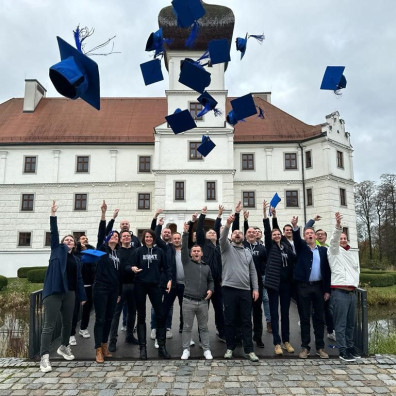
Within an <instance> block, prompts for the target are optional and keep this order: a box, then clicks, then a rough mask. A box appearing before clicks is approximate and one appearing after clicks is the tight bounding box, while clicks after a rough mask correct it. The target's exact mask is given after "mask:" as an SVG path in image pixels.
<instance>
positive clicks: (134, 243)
mask: <svg viewBox="0 0 396 396" xmlns="http://www.w3.org/2000/svg"><path fill="white" fill-rule="evenodd" d="M113 226H114V219H111V220H110V221H109V223H108V224H107V227H106V233H105V237H106V236H107V235H108V234H109V232H110V231H111V230H113V228H114V227H113ZM129 233H130V234H131V247H132V248H138V247H140V246H142V244H141V243H140V241H139V238H138V237H136V236H135V235H134V234H133V232H132V231H129ZM102 242H103V241H102Z"/></svg>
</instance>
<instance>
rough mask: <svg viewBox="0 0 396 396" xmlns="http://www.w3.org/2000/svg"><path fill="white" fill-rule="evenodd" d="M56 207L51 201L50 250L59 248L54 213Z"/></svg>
mask: <svg viewBox="0 0 396 396" xmlns="http://www.w3.org/2000/svg"><path fill="white" fill-rule="evenodd" d="M57 210H58V206H57V205H56V203H55V201H52V205H51V217H50V230H51V249H56V248H57V247H58V246H59V231H58V222H57V217H56V211H57Z"/></svg>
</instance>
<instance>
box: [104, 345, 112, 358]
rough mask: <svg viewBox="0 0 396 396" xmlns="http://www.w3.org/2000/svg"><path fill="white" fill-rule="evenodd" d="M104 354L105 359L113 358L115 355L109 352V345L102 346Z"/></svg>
mask: <svg viewBox="0 0 396 396" xmlns="http://www.w3.org/2000/svg"><path fill="white" fill-rule="evenodd" d="M102 353H103V356H104V357H113V355H112V354H111V353H110V352H109V349H108V348H107V343H105V344H102Z"/></svg>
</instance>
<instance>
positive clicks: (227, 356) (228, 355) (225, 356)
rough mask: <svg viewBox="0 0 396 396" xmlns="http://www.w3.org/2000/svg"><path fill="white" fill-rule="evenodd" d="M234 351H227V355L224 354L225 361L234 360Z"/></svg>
mask: <svg viewBox="0 0 396 396" xmlns="http://www.w3.org/2000/svg"><path fill="white" fill-rule="evenodd" d="M233 352H234V351H233V350H232V349H227V350H226V353H225V354H224V359H231V358H232V353H233Z"/></svg>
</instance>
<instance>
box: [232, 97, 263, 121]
mask: <svg viewBox="0 0 396 396" xmlns="http://www.w3.org/2000/svg"><path fill="white" fill-rule="evenodd" d="M231 106H232V110H233V111H234V113H233V117H234V119H235V120H236V121H239V120H242V119H244V118H247V117H250V116H252V115H254V114H257V108H256V105H255V103H254V100H253V96H252V94H247V95H244V96H241V97H239V98H236V99H233V100H231Z"/></svg>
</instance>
